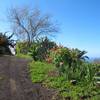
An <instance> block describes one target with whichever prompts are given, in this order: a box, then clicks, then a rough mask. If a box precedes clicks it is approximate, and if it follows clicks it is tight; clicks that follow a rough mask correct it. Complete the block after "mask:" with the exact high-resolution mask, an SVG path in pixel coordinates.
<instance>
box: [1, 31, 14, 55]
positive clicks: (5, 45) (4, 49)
mask: <svg viewBox="0 0 100 100" xmlns="http://www.w3.org/2000/svg"><path fill="white" fill-rule="evenodd" d="M6 33H7V32H5V33H4V34H3V33H0V54H12V53H11V50H10V48H9V46H10V47H12V48H14V45H15V44H14V40H12V39H11V38H12V36H13V35H14V33H13V34H11V35H10V36H7V35H6Z"/></svg>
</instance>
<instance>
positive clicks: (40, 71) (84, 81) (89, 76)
mask: <svg viewBox="0 0 100 100" xmlns="http://www.w3.org/2000/svg"><path fill="white" fill-rule="evenodd" d="M27 47H28V46H27V42H19V43H17V47H16V48H17V55H27V56H28V57H31V58H33V61H32V63H30V64H29V66H30V67H29V72H30V78H31V80H32V82H33V83H41V84H42V85H43V86H45V87H47V88H54V89H56V90H57V91H58V95H59V96H60V97H61V100H67V99H68V100H70V99H71V100H80V99H82V100H84V99H90V100H99V98H100V96H99V94H100V88H99V87H100V65H99V64H94V63H89V62H88V61H87V59H89V58H88V57H87V56H86V51H81V50H79V49H74V48H72V49H71V48H67V47H63V46H59V45H57V44H56V43H55V42H52V41H50V40H49V39H48V38H47V37H46V38H42V39H39V40H36V41H35V42H34V43H32V44H31V47H30V48H27Z"/></svg>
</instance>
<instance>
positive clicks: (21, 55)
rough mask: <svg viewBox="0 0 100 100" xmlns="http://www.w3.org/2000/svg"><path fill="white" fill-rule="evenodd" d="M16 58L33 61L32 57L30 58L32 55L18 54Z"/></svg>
mask: <svg viewBox="0 0 100 100" xmlns="http://www.w3.org/2000/svg"><path fill="white" fill-rule="evenodd" d="M16 57H19V58H27V59H32V57H31V56H30V55H28V54H27V55H25V54H21V53H19V54H16Z"/></svg>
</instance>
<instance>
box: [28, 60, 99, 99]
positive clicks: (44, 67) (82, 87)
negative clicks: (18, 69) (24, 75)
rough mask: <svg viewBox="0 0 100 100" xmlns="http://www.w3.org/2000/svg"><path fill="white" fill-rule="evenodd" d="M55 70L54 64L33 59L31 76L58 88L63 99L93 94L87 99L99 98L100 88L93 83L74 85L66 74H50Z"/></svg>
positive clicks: (33, 80)
mask: <svg viewBox="0 0 100 100" xmlns="http://www.w3.org/2000/svg"><path fill="white" fill-rule="evenodd" d="M53 70H56V71H57V69H56V68H55V66H54V65H53V64H47V63H45V62H34V61H33V62H32V63H30V67H29V71H30V78H31V80H32V82H33V83H41V84H43V85H44V86H45V87H48V88H53V89H57V90H58V91H59V95H60V96H62V100H65V99H64V98H65V97H71V98H72V100H80V97H82V96H91V98H90V99H89V98H88V99H85V100H99V99H98V98H99V97H100V96H98V95H97V94H98V93H100V89H99V88H97V87H96V86H94V85H93V84H92V83H84V82H81V83H78V84H77V85H75V86H73V85H72V84H71V83H70V82H69V81H66V79H65V77H64V76H49V75H48V72H50V71H53Z"/></svg>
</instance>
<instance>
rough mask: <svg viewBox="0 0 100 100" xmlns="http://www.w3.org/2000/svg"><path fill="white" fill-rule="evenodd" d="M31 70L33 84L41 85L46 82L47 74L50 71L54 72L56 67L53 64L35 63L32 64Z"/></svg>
mask: <svg viewBox="0 0 100 100" xmlns="http://www.w3.org/2000/svg"><path fill="white" fill-rule="evenodd" d="M29 69H30V77H31V80H32V82H36V83H39V82H42V81H44V80H46V78H47V73H48V72H49V71H50V70H54V69H55V67H54V66H53V65H52V64H47V63H42V62H34V61H33V62H32V63H30V67H29Z"/></svg>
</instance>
